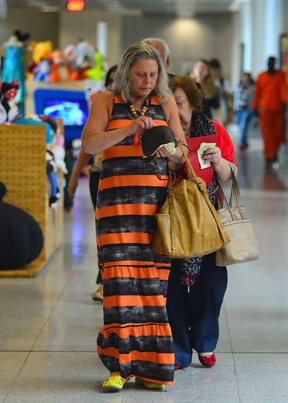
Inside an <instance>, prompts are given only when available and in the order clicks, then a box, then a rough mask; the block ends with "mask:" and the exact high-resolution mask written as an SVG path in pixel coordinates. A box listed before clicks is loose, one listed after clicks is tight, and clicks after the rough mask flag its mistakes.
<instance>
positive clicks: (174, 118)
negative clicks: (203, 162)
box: [155, 95, 188, 171]
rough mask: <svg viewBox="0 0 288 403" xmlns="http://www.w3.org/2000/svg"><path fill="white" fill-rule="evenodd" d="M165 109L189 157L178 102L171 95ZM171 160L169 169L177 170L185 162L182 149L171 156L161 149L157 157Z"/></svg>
mask: <svg viewBox="0 0 288 403" xmlns="http://www.w3.org/2000/svg"><path fill="white" fill-rule="evenodd" d="M163 109H164V112H165V115H166V117H167V120H168V126H169V127H170V128H171V129H172V131H173V133H174V136H175V138H176V139H177V140H178V142H180V143H182V144H183V145H184V146H185V145H186V147H183V151H184V152H185V153H186V155H188V145H187V142H186V138H185V135H184V132H183V129H182V126H181V123H180V119H179V114H178V108H177V104H176V101H175V99H174V97H173V96H172V95H169V98H168V101H167V102H165V104H163ZM155 156H156V157H164V158H167V159H168V160H169V168H170V169H172V170H174V171H175V170H177V169H178V168H179V167H180V166H181V165H183V163H184V162H185V158H184V155H183V152H182V150H181V148H180V147H177V148H176V153H175V154H173V155H171V154H170V153H169V152H168V151H167V150H166V148H165V147H161V148H160V149H159V150H158V152H157V153H156V155H155Z"/></svg>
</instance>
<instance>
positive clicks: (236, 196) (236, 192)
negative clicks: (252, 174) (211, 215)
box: [217, 169, 245, 219]
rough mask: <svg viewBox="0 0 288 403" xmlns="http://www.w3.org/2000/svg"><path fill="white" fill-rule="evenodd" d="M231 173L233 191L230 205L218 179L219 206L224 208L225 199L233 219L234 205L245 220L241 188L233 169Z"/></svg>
mask: <svg viewBox="0 0 288 403" xmlns="http://www.w3.org/2000/svg"><path fill="white" fill-rule="evenodd" d="M231 172H232V185H231V190H230V198H229V203H228V201H227V199H226V196H225V193H224V191H223V188H222V186H221V183H220V181H219V179H218V178H217V181H218V186H219V187H218V205H219V208H223V207H224V205H223V198H224V200H225V203H226V205H227V208H228V210H229V212H230V215H231V217H232V218H233V214H232V208H233V205H235V207H236V208H237V210H238V211H239V214H240V217H241V218H242V219H245V216H244V208H243V204H242V201H241V195H240V188H239V185H238V182H237V179H236V177H235V174H234V172H233V170H232V169H231ZM219 196H220V197H219ZM222 197H223V198H222Z"/></svg>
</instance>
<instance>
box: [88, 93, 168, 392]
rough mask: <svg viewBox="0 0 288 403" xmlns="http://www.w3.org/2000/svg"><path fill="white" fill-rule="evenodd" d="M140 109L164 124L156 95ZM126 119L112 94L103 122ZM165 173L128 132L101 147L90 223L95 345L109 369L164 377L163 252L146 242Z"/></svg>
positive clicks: (126, 111)
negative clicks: (95, 258) (99, 309)
mask: <svg viewBox="0 0 288 403" xmlns="http://www.w3.org/2000/svg"><path fill="white" fill-rule="evenodd" d="M146 115H147V116H150V117H151V118H152V119H153V120H154V121H155V124H156V125H167V122H166V118H165V113H164V111H163V108H162V106H161V105H160V104H159V101H158V98H157V97H152V98H151V100H150V104H149V109H148V112H146ZM132 119H134V117H133V115H132V113H131V111H130V108H129V104H127V103H124V102H122V101H121V98H119V97H116V96H114V105H113V110H112V116H111V120H110V122H109V125H108V127H107V130H111V129H115V128H119V127H123V126H127V125H129V124H130V123H131V120H132ZM107 136H109V132H107ZM167 181H168V166H167V160H166V159H165V158H160V159H159V158H158V159H156V158H153V157H148V158H143V152H142V148H141V145H139V144H138V143H137V142H136V143H135V142H134V135H131V136H128V137H126V138H125V139H124V140H123V141H121V142H120V143H118V144H116V145H115V146H113V147H111V148H109V149H107V150H105V151H104V152H103V153H102V170H101V178H100V183H99V192H98V196H97V208H96V226H97V245H98V248H99V259H100V262H101V266H102V278H103V284H104V301H103V310H104V326H103V327H102V328H101V330H100V333H99V336H98V339H97V346H98V354H99V357H100V359H101V360H102V362H103V363H104V365H105V366H106V368H107V369H108V370H109V371H110V372H111V373H118V374H119V373H120V375H121V376H122V377H123V378H126V377H128V376H137V377H139V378H142V379H145V380H148V381H152V382H156V383H157V382H158V383H161V384H166V385H170V384H172V382H173V375H174V352H173V340H172V334H171V329H170V325H169V323H168V317H167V311H166V293H167V281H168V275H169V270H170V259H168V258H166V257H164V256H160V255H156V254H154V253H153V251H152V249H151V237H152V234H153V232H154V231H155V228H156V222H155V214H156V212H157V210H158V207H159V206H160V205H161V204H162V203H163V202H164V200H165V197H166V187H167Z"/></svg>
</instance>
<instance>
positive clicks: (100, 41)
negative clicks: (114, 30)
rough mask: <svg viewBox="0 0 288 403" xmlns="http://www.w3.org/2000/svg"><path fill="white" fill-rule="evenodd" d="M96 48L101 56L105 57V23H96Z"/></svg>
mask: <svg viewBox="0 0 288 403" xmlns="http://www.w3.org/2000/svg"><path fill="white" fill-rule="evenodd" d="M96 43H97V48H98V50H99V52H100V53H102V55H104V56H106V55H107V23H106V22H103V21H99V22H98V23H97V40H96Z"/></svg>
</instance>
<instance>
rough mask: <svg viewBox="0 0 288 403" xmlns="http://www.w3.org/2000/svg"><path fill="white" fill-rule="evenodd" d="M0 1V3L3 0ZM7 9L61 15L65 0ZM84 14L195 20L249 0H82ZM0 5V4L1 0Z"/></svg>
mask: <svg viewBox="0 0 288 403" xmlns="http://www.w3.org/2000/svg"><path fill="white" fill-rule="evenodd" d="M2 1H3V0H2ZM6 1H7V6H8V12H9V8H17V9H32V8H36V9H41V11H63V10H65V8H66V2H67V0H6ZM84 1H85V9H84V10H86V11H89V10H93V9H95V7H97V8H99V7H100V8H101V9H103V10H109V11H111V12H113V13H121V14H126V15H131V14H138V15H139V14H153V15H171V16H175V15H178V16H187V17H189V16H191V17H192V16H197V14H203V13H209V14H211V13H223V12H233V11H236V10H237V7H238V5H239V3H243V2H248V1H250V0H84ZM0 2H1V0H0Z"/></svg>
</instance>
